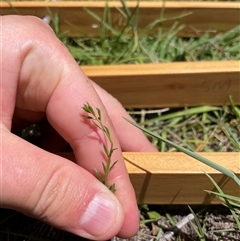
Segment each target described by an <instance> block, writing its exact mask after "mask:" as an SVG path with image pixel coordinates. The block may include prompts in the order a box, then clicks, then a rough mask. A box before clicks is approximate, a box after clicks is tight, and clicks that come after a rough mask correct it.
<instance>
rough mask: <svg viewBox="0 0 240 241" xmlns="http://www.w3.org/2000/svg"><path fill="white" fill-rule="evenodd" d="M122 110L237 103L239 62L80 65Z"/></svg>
mask: <svg viewBox="0 0 240 241" xmlns="http://www.w3.org/2000/svg"><path fill="white" fill-rule="evenodd" d="M82 69H83V71H84V72H85V73H86V75H87V76H88V77H89V78H90V79H92V80H93V81H95V82H96V83H98V84H99V85H100V86H102V87H103V88H104V89H106V90H107V91H108V92H109V93H111V94H112V95H113V96H115V97H116V98H117V99H118V100H119V101H120V102H121V103H122V104H123V105H124V106H125V107H139V108H142V107H148V108H150V107H182V106H197V105H207V104H210V105H224V104H227V103H228V100H229V95H232V97H233V99H234V101H235V102H236V104H240V61H217V62H214V61H213V62H183V63H161V64H144V65H141V66H140V65H116V66H114V65H110V66H83V67H82Z"/></svg>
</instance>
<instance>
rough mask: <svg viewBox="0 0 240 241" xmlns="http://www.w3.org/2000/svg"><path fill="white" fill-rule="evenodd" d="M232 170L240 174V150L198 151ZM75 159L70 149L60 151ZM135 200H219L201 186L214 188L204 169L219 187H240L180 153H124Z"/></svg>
mask: <svg viewBox="0 0 240 241" xmlns="http://www.w3.org/2000/svg"><path fill="white" fill-rule="evenodd" d="M199 154H200V155H202V156H204V157H206V158H208V159H210V160H212V161H214V162H216V163H219V164H220V165H222V166H224V167H226V168H228V169H230V170H232V171H233V172H235V173H236V174H237V175H238V177H239V178H240V153H199ZM60 155H62V156H65V157H66V158H68V159H70V160H74V155H73V154H72V153H63V154H62V153H61V154H60ZM123 155H124V158H125V163H126V166H127V170H128V173H129V175H130V179H131V181H132V184H133V186H134V189H135V192H136V196H137V200H138V203H148V204H219V203H220V201H219V199H216V198H213V197H212V196H211V195H208V194H207V193H206V192H204V190H212V191H215V188H214V186H213V184H212V183H211V181H210V180H209V179H208V177H207V176H206V175H205V173H204V171H205V172H207V173H209V174H210V175H211V176H212V177H213V178H214V180H215V181H216V182H217V183H218V185H219V186H220V187H221V188H222V190H223V191H224V192H225V193H226V194H229V195H235V196H240V187H239V186H238V185H237V184H236V183H235V182H234V181H232V179H230V178H228V177H226V176H224V175H222V174H220V173H219V172H217V171H216V170H214V169H212V168H210V167H208V166H206V165H204V164H202V163H200V162H198V161H196V160H195V159H193V158H191V157H189V156H187V155H185V154H183V153H123Z"/></svg>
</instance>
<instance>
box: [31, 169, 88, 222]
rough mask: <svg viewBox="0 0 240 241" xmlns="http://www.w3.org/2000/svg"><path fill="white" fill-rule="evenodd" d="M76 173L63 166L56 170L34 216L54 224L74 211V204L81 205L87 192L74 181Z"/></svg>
mask: <svg viewBox="0 0 240 241" xmlns="http://www.w3.org/2000/svg"><path fill="white" fill-rule="evenodd" d="M74 174H76V172H75V173H74V170H72V168H69V167H66V166H62V167H58V168H56V169H55V170H54V171H53V172H52V174H51V175H50V177H49V178H48V179H47V181H46V183H45V184H44V187H43V189H42V190H43V191H42V192H41V194H40V197H39V199H38V201H37V203H36V205H35V207H34V210H33V214H34V216H37V217H38V218H40V219H42V220H44V221H46V222H54V220H56V219H58V218H59V215H64V212H68V211H69V210H70V209H74V203H79V202H80V203H81V200H84V199H85V198H86V197H85V196H86V192H84V191H82V192H79V190H84V189H86V187H83V185H82V184H81V183H79V182H78V184H77V185H76V180H74V178H75V175H74Z"/></svg>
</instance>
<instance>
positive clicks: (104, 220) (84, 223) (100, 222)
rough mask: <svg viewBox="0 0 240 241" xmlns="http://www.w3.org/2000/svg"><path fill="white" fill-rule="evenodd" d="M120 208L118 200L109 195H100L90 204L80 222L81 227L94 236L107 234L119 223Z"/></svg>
mask: <svg viewBox="0 0 240 241" xmlns="http://www.w3.org/2000/svg"><path fill="white" fill-rule="evenodd" d="M119 215H120V206H119V203H118V201H117V199H116V198H115V197H113V196H111V195H109V194H105V193H99V194H98V195H97V196H95V197H94V198H93V200H92V201H91V202H90V203H89V205H88V207H87V209H86V211H85V213H84V215H83V217H82V218H81V221H80V227H81V228H82V229H83V230H84V231H85V232H87V233H89V234H90V235H93V236H100V235H102V234H104V233H106V232H107V231H108V230H109V229H110V228H111V227H112V225H114V223H115V222H116V221H117V219H118V217H119Z"/></svg>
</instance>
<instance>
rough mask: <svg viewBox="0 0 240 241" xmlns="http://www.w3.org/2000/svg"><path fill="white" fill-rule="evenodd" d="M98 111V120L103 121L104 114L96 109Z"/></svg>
mask: <svg viewBox="0 0 240 241" xmlns="http://www.w3.org/2000/svg"><path fill="white" fill-rule="evenodd" d="M96 109H97V112H98V120H99V121H102V114H101V110H100V109H98V108H96Z"/></svg>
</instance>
